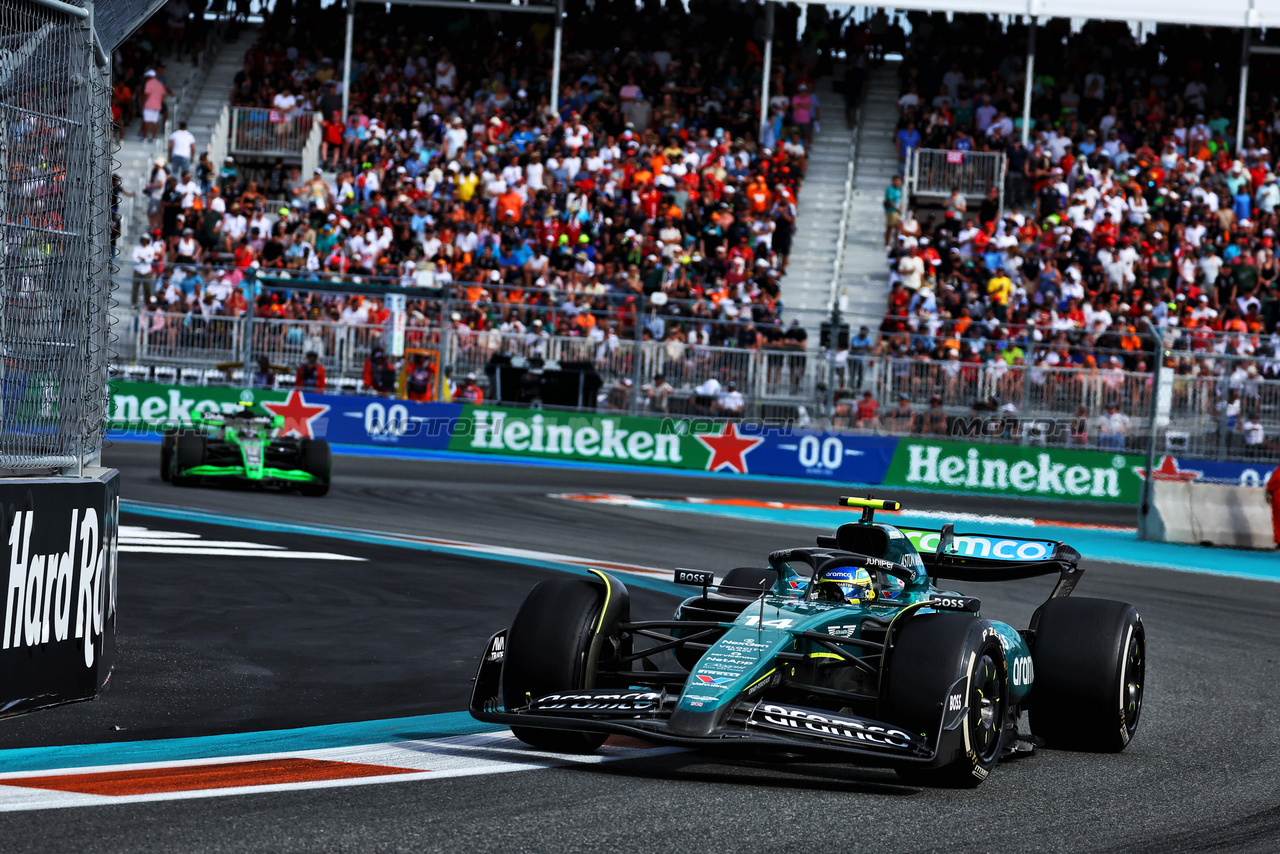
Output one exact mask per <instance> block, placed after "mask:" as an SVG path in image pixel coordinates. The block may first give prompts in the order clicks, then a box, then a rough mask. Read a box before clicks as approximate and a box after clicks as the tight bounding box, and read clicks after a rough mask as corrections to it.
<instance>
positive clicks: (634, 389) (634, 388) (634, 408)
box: [631, 294, 649, 415]
mask: <svg viewBox="0 0 1280 854" xmlns="http://www.w3.org/2000/svg"><path fill="white" fill-rule="evenodd" d="M648 301H649V297H648V295H647V294H640V298H639V299H638V300H636V330H635V342H634V343H633V344H632V350H631V414H632V415H636V414H637V413H639V412H640V379H641V376H642V375H641V373H640V369H641V360H642V359H643V357H644V313H645V312H646V311H648V304H649V302H648Z"/></svg>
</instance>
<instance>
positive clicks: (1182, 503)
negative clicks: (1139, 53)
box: [1138, 478, 1275, 549]
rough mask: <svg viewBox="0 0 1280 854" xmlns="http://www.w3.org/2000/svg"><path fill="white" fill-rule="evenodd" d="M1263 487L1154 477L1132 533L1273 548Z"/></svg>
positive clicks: (1152, 538)
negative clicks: (1143, 511) (1148, 499)
mask: <svg viewBox="0 0 1280 854" xmlns="http://www.w3.org/2000/svg"><path fill="white" fill-rule="evenodd" d="M1266 494H1267V493H1266V490H1265V489H1260V488H1258V487H1248V486H1232V485H1230V484H1221V483H1196V482H1194V481H1176V480H1160V479H1158V478H1157V479H1156V481H1155V483H1153V484H1152V500H1151V509H1150V512H1149V513H1147V514H1146V516H1144V517H1139V522H1138V537H1139V539H1143V540H1150V541H1152V542H1161V543H1190V544H1192V545H1214V546H1229V547H1232V548H1240V549H1273V548H1275V540H1274V539H1272V536H1273V535H1272V528H1271V508H1270V507H1269V506H1267V501H1266Z"/></svg>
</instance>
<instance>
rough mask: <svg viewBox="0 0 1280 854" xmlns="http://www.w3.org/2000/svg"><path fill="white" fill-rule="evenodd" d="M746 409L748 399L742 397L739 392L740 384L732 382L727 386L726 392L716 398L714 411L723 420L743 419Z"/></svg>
mask: <svg viewBox="0 0 1280 854" xmlns="http://www.w3.org/2000/svg"><path fill="white" fill-rule="evenodd" d="M746 407H747V401H746V398H744V397H743V396H742V392H740V391H738V384H737V383H735V382H733V381H732V380H730V381H729V382H728V383H726V384H725V388H724V391H723V392H722V393H721V394H720V396H719V397H718V398H716V402H715V404H714V406H713V407H712V411H713V413H714V414H715V415H717V416H719V417H721V418H741V417H742V414H743V412H744V411H745V410H746Z"/></svg>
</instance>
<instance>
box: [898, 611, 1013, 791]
mask: <svg viewBox="0 0 1280 854" xmlns="http://www.w3.org/2000/svg"><path fill="white" fill-rule="evenodd" d="M989 625H990V624H989V623H987V622H986V621H985V620H980V619H976V618H974V617H972V616H970V615H967V614H920V615H917V616H913V617H911V618H910V619H908V621H907V623H906V625H905V626H903V627H902V629H901V630H900V631H898V632H897V633H896V634H895V636H894V642H893V648H892V651H891V652H890V654H889V658H888V660H887V662H886V665H885V666H886V670H885V673H884V676H883V677H882V686H881V692H880V719H881V720H882V721H886V722H888V723H892V724H894V725H895V726H897V727H899V728H901V729H903V730H905V731H907V732H910V733H913V734H925V735H926V737H927V738H928V739H929V740H930V741H932V740H933V739H934V737H935V736H936V735H937V733H938V724H939V722H940V721H941V720H942V716H943V713H944V707H945V706H946V705H947V704H948V701H949V698H950V696H951V695H952V691H951V686H952V685H955V684H956V681H957V680H964V681H963V682H961V683H960V685H959V693H960V694H961V698H958V699H957V705H958V706H959V708H963V709H965V710H966V711H965V712H964V717H963V719H961V721H960V723H959V729H957V730H955V731H951V732H943V733H942V738H941V741H942V745H944V746H943V747H941V748H940V749H942V750H946V751H948V752H949V753H950V756H948V757H946V758H945V759H944V764H943V765H942V766H940V767H937V768H921V767H919V766H915V765H903V766H898V767H896V768H895V769H894V770H895V771H897V773H898V776H899V777H900V778H901V779H902V780H903V782H905V783H908V784H909V785H914V786H935V787H944V788H966V789H967V788H973V787H975V786H977V785H978V784H979V783H981V782H982V781H983V780H985V779H986V778H987V775H988V774H990V773H991V769H992V768H994V767H995V765H996V762H998V761H999V759H1000V750H1001V738H1002V735H1003V732H1004V723H1005V717H1006V714H1007V704H1008V695H1009V694H1008V690H1009V687H1008V669H1007V667H1006V665H1005V658H1004V648H1003V647H1002V646H1001V645H1000V641H999V639H998V638H996V637H994V636H984V635H986V634H987V633H986V632H985V629H986V628H987V626H989ZM948 713H950V712H948ZM948 720H950V718H948Z"/></svg>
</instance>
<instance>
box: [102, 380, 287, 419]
mask: <svg viewBox="0 0 1280 854" xmlns="http://www.w3.org/2000/svg"><path fill="white" fill-rule="evenodd" d="M286 394H287V392H280V391H267V390H255V391H245V390H243V389H238V388H217V387H193V386H176V385H165V384H163V383H137V382H113V383H111V409H110V414H109V419H110V421H109V424H110V427H111V429H113V430H158V429H160V428H162V427H164V426H166V425H170V424H175V425H176V424H184V425H189V424H191V423H192V420H193V419H194V418H195V417H196V416H197V415H198V414H199V413H201V412H235V411H236V410H237V409H239V408H240V404H241V403H252V402H254V401H264V400H269V401H273V402H274V401H281V400H284V399H285V396H286Z"/></svg>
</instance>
